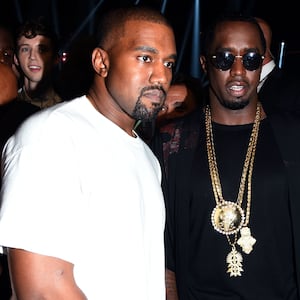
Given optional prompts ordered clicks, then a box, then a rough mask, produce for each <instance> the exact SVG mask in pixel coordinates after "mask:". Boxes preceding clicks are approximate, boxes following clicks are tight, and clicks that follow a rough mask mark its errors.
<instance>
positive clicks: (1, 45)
mask: <svg viewBox="0 0 300 300" xmlns="http://www.w3.org/2000/svg"><path fill="white" fill-rule="evenodd" d="M14 48H15V47H14V37H13V33H12V31H11V29H10V28H9V27H8V26H6V25H4V24H0V63H2V64H5V65H8V66H10V67H12V65H13V60H14Z"/></svg>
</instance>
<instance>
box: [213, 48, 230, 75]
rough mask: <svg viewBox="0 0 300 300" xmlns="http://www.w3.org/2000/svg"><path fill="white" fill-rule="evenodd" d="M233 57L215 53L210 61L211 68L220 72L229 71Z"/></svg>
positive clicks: (228, 54) (223, 53) (227, 54)
mask: <svg viewBox="0 0 300 300" xmlns="http://www.w3.org/2000/svg"><path fill="white" fill-rule="evenodd" d="M234 59H235V57H234V55H233V54H231V53H229V52H217V53H216V55H214V56H213V57H212V59H211V62H212V64H213V66H214V67H215V68H217V69H220V70H222V71H227V70H229V69H230V68H231V67H232V65H233V63H234Z"/></svg>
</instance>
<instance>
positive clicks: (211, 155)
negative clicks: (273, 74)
mask: <svg viewBox="0 0 300 300" xmlns="http://www.w3.org/2000/svg"><path fill="white" fill-rule="evenodd" d="M260 118H261V104H260V103H257V107H256V114H255V120H254V124H253V127H252V132H251V136H250V139H249V144H248V149H247V153H246V158H245V162H244V166H243V170H242V175H241V181H240V186H239V191H238V195H237V200H236V202H231V201H225V200H224V198H223V194H222V185H221V180H220V176H219V170H218V164H217V158H216V153H215V146H214V139H213V131H212V119H211V112H210V107H209V106H207V107H206V110H205V127H206V147H207V158H208V166H209V172H210V178H211V183H212V189H213V193H214V197H215V201H216V207H215V208H214V209H213V211H212V213H211V222H212V225H213V227H214V229H215V230H216V231H217V232H219V233H221V234H223V235H225V236H226V238H227V241H228V243H229V245H230V246H231V251H230V252H229V254H228V255H227V257H226V263H227V273H229V275H230V276H234V277H236V276H242V272H243V271H244V270H243V265H242V262H243V257H242V254H241V253H240V252H239V251H237V249H236V246H237V245H238V246H240V247H241V248H242V251H243V252H244V253H246V254H249V253H250V252H251V251H252V249H253V245H254V244H255V243H256V239H255V238H254V237H253V236H251V231H250V228H249V227H248V223H249V219H250V207H251V194H252V193H251V188H252V187H251V183H252V172H253V165H254V157H255V152H256V144H257V137H258V131H259V125H260ZM246 186H247V191H246V195H245V190H246ZM244 196H245V197H244ZM244 198H246V199H247V200H246V203H244V204H243V200H244ZM243 207H244V209H243ZM238 232H240V235H241V236H240V238H238ZM231 235H234V238H233V241H232V240H231V238H230V236H231Z"/></svg>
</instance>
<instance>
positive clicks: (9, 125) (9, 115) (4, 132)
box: [0, 100, 40, 300]
mask: <svg viewBox="0 0 300 300" xmlns="http://www.w3.org/2000/svg"><path fill="white" fill-rule="evenodd" d="M39 110H40V109H39V108H38V107H37V106H34V105H32V104H29V103H26V102H23V101H18V100H13V101H11V102H9V103H7V104H4V105H0V128H1V130H0V151H1V153H2V150H3V147H4V145H5V143H6V141H7V140H8V138H9V137H10V136H11V135H12V134H13V133H14V132H15V131H16V130H17V128H18V127H19V126H20V124H21V123H22V122H23V121H24V120H25V119H26V118H27V117H29V116H30V115H32V114H33V113H35V112H37V111H39ZM0 184H1V182H0ZM0 188H1V186H0ZM0 266H1V267H2V269H3V270H2V273H1V274H0V298H1V300H9V299H10V297H11V287H10V280H9V272H8V265H7V257H6V255H1V254H0Z"/></svg>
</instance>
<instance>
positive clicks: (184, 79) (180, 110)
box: [137, 73, 204, 143]
mask: <svg viewBox="0 0 300 300" xmlns="http://www.w3.org/2000/svg"><path fill="white" fill-rule="evenodd" d="M203 101H204V97H203V88H202V84H201V81H200V80H199V79H197V78H195V77H192V76H189V75H187V74H184V73H176V74H175V75H174V76H173V79H172V83H171V86H170V88H169V91H168V93H167V97H166V101H165V104H164V106H163V107H162V109H161V111H160V112H159V114H158V116H157V118H156V120H154V121H153V122H144V123H141V124H139V125H138V127H137V130H138V132H139V134H140V135H142V137H143V138H144V139H145V140H146V141H147V143H151V139H152V137H153V135H154V131H155V130H159V131H161V132H166V134H167V133H168V131H169V125H171V126H172V124H173V122H172V120H173V119H177V118H181V117H183V116H185V115H187V114H189V113H191V112H192V111H194V110H195V109H196V108H197V107H199V106H203V105H204V104H203V103H204V102H203Z"/></svg>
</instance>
